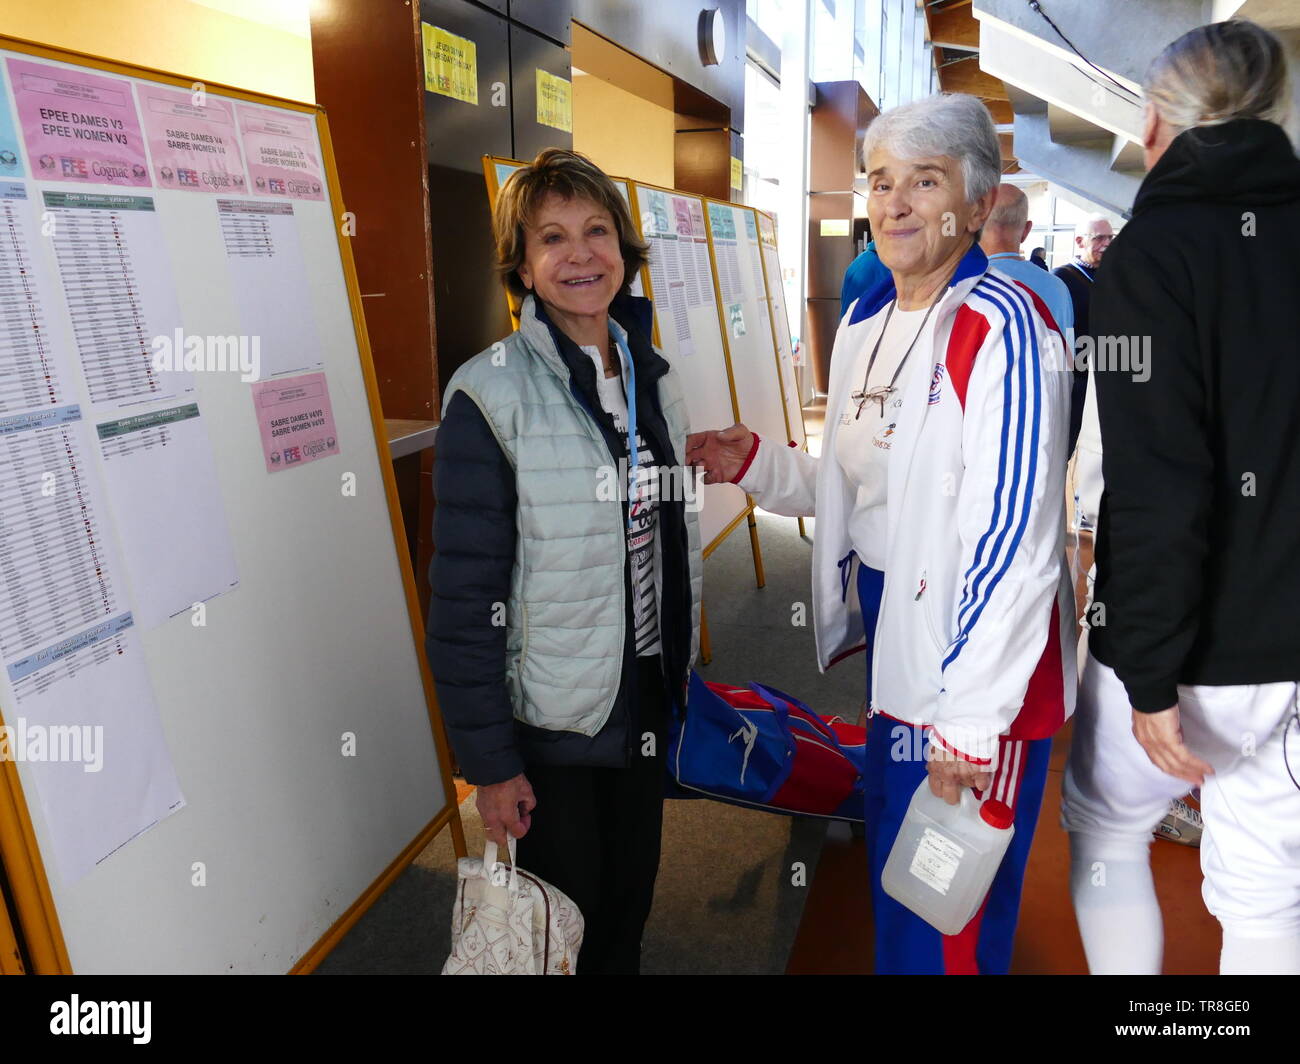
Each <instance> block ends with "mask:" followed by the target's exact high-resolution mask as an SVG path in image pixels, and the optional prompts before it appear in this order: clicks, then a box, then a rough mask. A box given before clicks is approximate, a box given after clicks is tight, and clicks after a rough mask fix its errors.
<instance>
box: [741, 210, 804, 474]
mask: <svg viewBox="0 0 1300 1064" xmlns="http://www.w3.org/2000/svg"><path fill="white" fill-rule="evenodd" d="M754 213H755V214H756V215H757V216H758V240H759V243H760V244H761V245H762V253H763V277H764V279H765V281H766V282H767V309H768V316H769V318H770V320H771V323H772V336H773V339H774V340H775V341H776V366H777V372H778V374H779V375H780V377H781V397H782V399H783V400H784V406H785V424H786V439H787V440H790V441H791V442H793V443H794V444H795V446H797V447H801V448H805V449H806V448H807V446H808V434H807V431H806V429H805V427H804V423H803V404H802V403H801V402H799V385H798V382H797V381H796V379H795V373H794V348H793V344H792V342H791V336H790V318H789V315H788V314H787V313H786V309H785V282H784V280H783V278H782V276H781V260H780V258H779V257H778V256H777V253H776V222H775V221H774V220H773V218H772V216H771V215H770V214H766V213H764V212H763V211H760V210H758V209H757V208H756V209H755V211H754Z"/></svg>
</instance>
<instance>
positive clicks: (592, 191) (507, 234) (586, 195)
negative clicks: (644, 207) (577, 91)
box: [492, 148, 650, 299]
mask: <svg viewBox="0 0 1300 1064" xmlns="http://www.w3.org/2000/svg"><path fill="white" fill-rule="evenodd" d="M552 192H554V193H555V194H556V195H558V196H560V197H562V198H563V199H566V200H570V199H588V200H591V201H592V202H593V203H595V204H598V205H599V206H601V207H604V208H605V210H607V211H609V213H610V217H612V218H613V219H614V227H615V228H616V229H617V230H618V245H619V248H620V249H621V250H622V252H623V288H622V291H627V288H628V286H629V285H631V283H632V282H633V280H634V279H635V278H636V276H637V274H639V273H640V272H641V270H642V268H643V267H644V266H645V265H646V263H647V262H648V261H649V254H650V245H649V244H647V243H646V242H645V241H644V240H642V239H641V236H640V235H639V234H638V233H637V231H636V226H635V225H634V224H633V222H632V212H631V211H630V210H629V209H628V205H627V201H626V200H625V199H624V198H623V194H622V193H621V192H619V190H618V188H617V187H616V186H615V184H614V182H613V181H611V180H610V179H609V175H607V174H606V173H605V172H604V171H603V170H602V169H601V168H600V167H599V166H597V165H596V164H595V163H593V162H592V161H591V160H590V159H588V158H587V157H586V156H585V155H581V154H579V153H578V152H576V151H569V150H568V149H566V148H547V149H546V150H545V151H543V152H541V153H540V154H539V155H538V156H537V158H536V159H534V160H533V161H532V163H531V164H529V165H528V166H524V167H520V168H519V169H518V170H516V171H515V172H514V173H513V174H511V175H510V177H509V178H508V179H507V181H506V183H505V184H504V185H503V186H502V187H501V190H500V191H499V192H498V193H497V202H496V208H495V209H494V210H493V212H492V229H493V233H494V235H495V237H496V242H497V273H498V274H499V275H500V277H501V283H502V284H504V285H505V286H506V289H507V291H509V292H510V293H511V294H512V295H514V296H516V297H518V298H519V299H523V297H524V296H526V295H527V294H528V289H527V288H526V287H525V286H524V282H523V281H522V280H520V278H519V267H520V266H522V265H523V264H524V257H525V256H524V248H525V247H526V242H525V236H524V229H525V228H526V227H527V226H528V225H529V223H530V222H531V220H532V216H533V212H534V211H536V210H537V208H538V206H539V205H540V204H541V203H542V202H543V201H544V200H545V199H546V197H547V196H548V195H550V194H551V193H552Z"/></svg>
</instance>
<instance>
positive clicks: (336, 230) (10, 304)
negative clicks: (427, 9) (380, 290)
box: [0, 38, 464, 973]
mask: <svg viewBox="0 0 1300 1064" xmlns="http://www.w3.org/2000/svg"><path fill="white" fill-rule="evenodd" d="M0 222H2V223H3V224H0V246H2V247H3V250H2V251H0V330H3V331H4V332H5V334H6V336H7V340H8V342H7V343H6V344H5V345H2V346H0V381H2V382H3V383H2V384H0V569H3V570H4V576H5V579H4V581H0V665H2V666H3V668H2V669H0V716H2V717H3V727H4V728H5V731H4V732H3V733H0V736H2V737H3V740H4V741H7V742H8V743H9V751H8V752H9V757H7V758H5V759H0V860H2V861H3V866H4V870H5V873H6V875H7V877H8V880H9V883H10V885H11V888H12V891H13V894H14V900H15V906H16V910H17V917H18V925H19V926H18V928H17V931H18V933H19V934H20V935H21V936H22V937H23V939H24V942H25V944H26V947H27V950H28V953H29V955H30V956H31V957H32V959H33V964H32V967H33V968H34V969H35V970H36V971H38V972H69V971H75V972H78V973H104V972H121V973H137V972H155V973H183V972H194V973H216V972H257V973H276V972H287V971H291V970H292V971H306V970H310V969H311V968H312V967H314V966H315V965H316V964H317V963H318V962H319V960H320V959H321V958H322V957H323V956H324V955H325V954H326V953H327V952H328V950H329V948H330V947H331V946H332V945H333V944H334V943H335V942H337V940H338V939H339V938H340V937H341V936H342V935H343V933H344V932H345V931H346V930H347V929H348V928H349V927H350V926H351V925H352V924H353V923H355V921H356V920H357V919H358V918H359V917H360V915H361V914H362V913H363V912H364V911H365V909H366V908H367V907H368V906H369V905H370V904H371V903H372V902H373V901H374V899H375V898H376V897H377V896H378V895H379V894H380V893H381V892H382V891H383V889H384V888H385V887H386V886H387V885H388V884H389V883H390V882H391V881H392V879H393V878H395V877H396V875H397V874H398V873H399V872H400V871H401V869H402V868H404V867H405V866H406V865H407V864H408V863H409V862H410V861H411V860H412V859H413V857H414V856H415V855H416V854H417V853H418V852H419V851H420V850H421V849H422V848H423V847H424V846H425V845H427V843H428V841H429V840H430V839H431V838H432V837H433V836H434V835H435V834H436V833H437V832H438V830H440V829H441V828H442V827H443V826H445V825H446V824H448V823H450V824H451V825H452V829H453V834H454V836H455V838H456V844H457V849H458V851H460V852H463V850H464V841H463V833H462V830H461V826H460V822H459V819H458V815H457V806H456V800H455V792H454V788H453V785H452V780H451V772H450V766H449V760H448V756H447V751H446V749H445V747H444V746H443V740H442V735H443V731H442V726H441V721H440V720H439V718H438V714H437V709H436V701H435V699H434V695H433V691H432V686H431V683H430V677H429V674H428V668H427V665H426V663H425V660H424V649H423V625H422V623H421V618H420V616H419V609H418V606H417V600H416V593H415V585H414V581H413V579H412V574H411V571H410V562H409V554H408V552H407V547H406V542H405V536H404V532H403V525H402V521H401V517H400V512H399V509H398V504H397V494H396V488H395V485H394V480H393V473H392V466H391V459H390V455H389V451H388V445H387V442H386V437H385V433H384V428H383V419H382V415H381V412H380V408H379V401H378V390H377V387H376V382H375V375H374V368H373V365H372V363H371V359H370V351H369V347H368V344H367V340H366V333H365V325H364V319H363V316H362V312H361V304H360V295H359V291H358V288H357V283H356V276H355V272H354V269H353V264H352V258H351V252H350V249H349V247H348V235H347V234H348V232H349V225H350V224H351V220H350V219H349V216H348V215H347V214H346V213H345V210H344V204H343V202H342V199H341V193H340V190H339V184H338V178H337V173H336V170H335V166H334V159H333V154H332V150H331V147H330V139H329V131H328V127H327V126H326V123H325V118H324V114H323V113H322V112H321V111H320V110H319V109H318V108H316V107H314V106H311V105H308V104H301V103H295V102H291V101H286V100H279V99H271V98H268V97H263V96H257V95H253V94H250V93H245V92H242V91H240V90H236V89H230V88H226V87H223V86H218V85H211V84H209V85H200V84H197V83H195V82H194V81H193V80H192V79H190V78H182V77H177V76H174V75H170V74H164V73H161V72H157V71H150V70H146V69H143V68H139V67H131V66H126V65H123V64H118V63H115V62H112V61H109V60H105V59H100V58H95V57H89V56H81V55H76V54H73V53H69V52H62V51H55V50H51V49H48V48H45V47H43V46H40V45H35V44H31V43H29V42H22V41H17V40H13V39H10V38H0ZM56 736H57V737H58V742H59V743H60V744H61V745H59V747H58V753H57V756H56V755H55V749H56Z"/></svg>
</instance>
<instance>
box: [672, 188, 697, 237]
mask: <svg viewBox="0 0 1300 1064" xmlns="http://www.w3.org/2000/svg"><path fill="white" fill-rule="evenodd" d="M673 216H674V217H675V218H676V219H677V235H678V236H690V235H691V232H692V224H691V204H690V201H689V200H687V199H683V198H682V197H681V196H674V197H673Z"/></svg>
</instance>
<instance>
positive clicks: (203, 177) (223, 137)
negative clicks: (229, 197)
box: [136, 85, 248, 192]
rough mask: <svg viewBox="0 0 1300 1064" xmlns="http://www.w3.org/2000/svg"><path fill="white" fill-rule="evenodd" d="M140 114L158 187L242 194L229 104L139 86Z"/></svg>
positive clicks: (244, 182) (240, 166)
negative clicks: (199, 99)
mask: <svg viewBox="0 0 1300 1064" xmlns="http://www.w3.org/2000/svg"><path fill="white" fill-rule="evenodd" d="M136 88H137V91H138V92H139V95H140V113H141V116H142V117H143V118H144V129H145V134H146V136H148V138H149V155H150V157H151V158H152V160H153V176H154V181H155V182H156V183H157V185H158V187H159V188H177V189H189V190H192V191H194V192H247V191H248V184H247V178H245V177H244V163H243V159H242V158H241V156H240V154H239V136H238V133H237V132H236V130H235V108H234V104H233V103H231V101H229V100H220V99H217V98H216V97H214V96H207V95H206V94H205V96H204V97H203V102H202V103H196V102H195V96H194V94H192V93H188V92H185V91H181V90H176V89H164V88H161V87H159V86H157V85H139V86H137V87H136Z"/></svg>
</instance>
